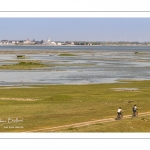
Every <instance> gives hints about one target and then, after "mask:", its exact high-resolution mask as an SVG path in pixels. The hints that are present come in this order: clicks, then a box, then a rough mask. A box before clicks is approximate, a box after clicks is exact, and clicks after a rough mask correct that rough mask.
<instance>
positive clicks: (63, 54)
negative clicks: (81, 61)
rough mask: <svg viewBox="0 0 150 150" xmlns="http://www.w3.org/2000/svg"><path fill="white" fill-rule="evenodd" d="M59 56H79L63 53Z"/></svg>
mask: <svg viewBox="0 0 150 150" xmlns="http://www.w3.org/2000/svg"><path fill="white" fill-rule="evenodd" d="M59 56H77V55H75V54H69V53H62V54H59Z"/></svg>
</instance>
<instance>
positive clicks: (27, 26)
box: [0, 18, 150, 42]
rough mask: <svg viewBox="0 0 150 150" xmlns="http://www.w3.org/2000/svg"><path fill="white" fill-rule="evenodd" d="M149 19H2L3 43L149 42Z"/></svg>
mask: <svg viewBox="0 0 150 150" xmlns="http://www.w3.org/2000/svg"><path fill="white" fill-rule="evenodd" d="M149 27H150V18H0V40H5V39H6V40H26V39H30V40H33V39H35V40H44V41H45V40H47V39H48V38H50V39H51V41H114V42H115V41H130V42H132V41H139V42H147V41H150V29H149Z"/></svg>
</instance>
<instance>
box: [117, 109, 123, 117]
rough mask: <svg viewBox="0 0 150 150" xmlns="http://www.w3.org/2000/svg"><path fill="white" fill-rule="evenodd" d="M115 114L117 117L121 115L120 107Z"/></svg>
mask: <svg viewBox="0 0 150 150" xmlns="http://www.w3.org/2000/svg"><path fill="white" fill-rule="evenodd" d="M117 113H118V116H119V115H121V113H122V110H121V107H119V108H118V110H117Z"/></svg>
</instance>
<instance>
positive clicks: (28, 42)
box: [0, 38, 150, 46]
mask: <svg viewBox="0 0 150 150" xmlns="http://www.w3.org/2000/svg"><path fill="white" fill-rule="evenodd" d="M9 45H41V46H44V45H45V46H63V45H68V46H69V45H70V46H75V45H85V46H86V45H87V46H92V45H93V46H94V45H95V46H150V42H129V41H118V42H112V41H65V42H64V41H51V40H50V38H48V39H47V40H46V41H43V40H41V41H36V40H34V39H33V40H29V39H26V40H1V41H0V46H9Z"/></svg>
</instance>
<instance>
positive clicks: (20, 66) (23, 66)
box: [0, 61, 46, 70]
mask: <svg viewBox="0 0 150 150" xmlns="http://www.w3.org/2000/svg"><path fill="white" fill-rule="evenodd" d="M42 67H46V65H44V64H42V63H40V62H37V61H27V62H26V61H21V62H19V63H17V64H12V65H2V66H0V69H11V70H28V69H35V68H42Z"/></svg>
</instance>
